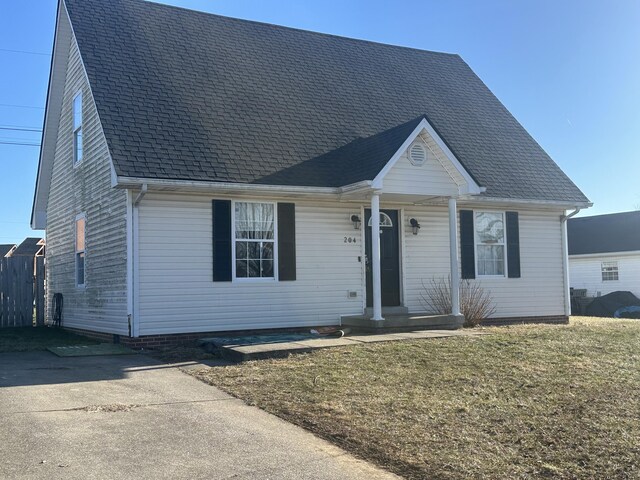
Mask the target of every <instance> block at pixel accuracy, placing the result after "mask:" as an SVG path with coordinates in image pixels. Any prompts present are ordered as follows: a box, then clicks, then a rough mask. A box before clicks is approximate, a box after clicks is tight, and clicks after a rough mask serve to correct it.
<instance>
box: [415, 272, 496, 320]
mask: <svg viewBox="0 0 640 480" xmlns="http://www.w3.org/2000/svg"><path fill="white" fill-rule="evenodd" d="M422 286H423V291H422V294H421V296H422V304H423V306H424V307H425V308H426V309H427V310H431V311H433V312H434V313H436V314H440V315H447V314H450V313H451V280H450V278H449V277H447V278H444V277H433V278H432V279H431V280H430V281H429V282H428V284H425V281H424V280H423V281H422ZM460 311H461V313H462V314H463V315H464V326H465V327H475V326H477V325H480V323H481V322H482V321H483V320H484V319H485V318H489V317H490V316H491V315H493V314H494V313H496V307H495V305H494V303H493V299H492V298H491V292H489V291H488V290H485V289H484V288H482V287H481V286H480V284H478V283H476V282H471V281H470V280H468V279H464V280H462V282H460Z"/></svg>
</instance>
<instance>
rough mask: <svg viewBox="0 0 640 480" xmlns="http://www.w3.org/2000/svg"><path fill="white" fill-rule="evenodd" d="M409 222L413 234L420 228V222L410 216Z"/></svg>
mask: <svg viewBox="0 0 640 480" xmlns="http://www.w3.org/2000/svg"><path fill="white" fill-rule="evenodd" d="M409 223H410V224H411V230H413V234H414V235H417V234H418V230H420V224H419V223H418V220H416V219H415V218H412V219H411V220H409Z"/></svg>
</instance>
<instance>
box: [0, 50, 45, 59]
mask: <svg viewBox="0 0 640 480" xmlns="http://www.w3.org/2000/svg"><path fill="white" fill-rule="evenodd" d="M0 52H9V53H27V54H29V55H44V56H47V57H48V56H50V54H49V53H42V52H29V51H27V50H11V49H9V48H0Z"/></svg>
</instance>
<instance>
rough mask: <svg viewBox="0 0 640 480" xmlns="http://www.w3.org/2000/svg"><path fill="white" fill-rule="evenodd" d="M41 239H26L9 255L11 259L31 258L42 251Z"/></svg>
mask: <svg viewBox="0 0 640 480" xmlns="http://www.w3.org/2000/svg"><path fill="white" fill-rule="evenodd" d="M41 242H42V238H37V237H27V238H25V239H24V240H23V241H22V243H20V244H19V245H18V247H17V248H16V249H15V250H14V251H13V253H12V254H11V256H12V257H33V256H35V255H36V253H38V252H39V251H40V250H42V243H41Z"/></svg>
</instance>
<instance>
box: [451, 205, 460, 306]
mask: <svg viewBox="0 0 640 480" xmlns="http://www.w3.org/2000/svg"><path fill="white" fill-rule="evenodd" d="M449 261H450V262H451V315H460V277H459V276H458V214H457V202H456V199H455V198H450V199H449Z"/></svg>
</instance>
